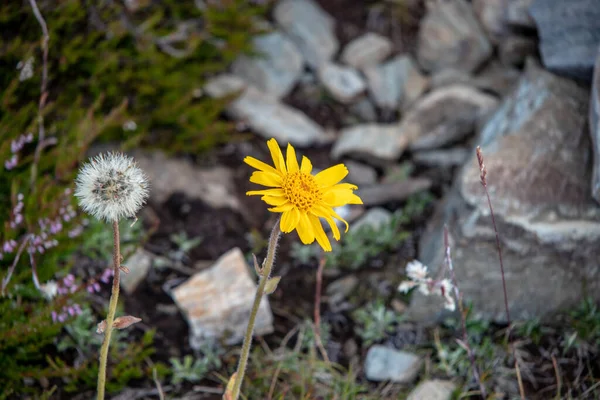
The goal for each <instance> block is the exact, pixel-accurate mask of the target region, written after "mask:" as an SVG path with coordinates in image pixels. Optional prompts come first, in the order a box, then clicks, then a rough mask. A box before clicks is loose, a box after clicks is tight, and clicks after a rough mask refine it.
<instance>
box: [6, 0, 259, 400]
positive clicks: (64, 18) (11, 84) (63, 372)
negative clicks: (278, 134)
mask: <svg viewBox="0 0 600 400" xmlns="http://www.w3.org/2000/svg"><path fill="white" fill-rule="evenodd" d="M127 4H128V5H129V8H127V7H125V5H124V3H122V2H113V1H107V2H101V3H93V4H92V3H90V2H84V1H81V0H66V1H49V2H39V4H38V6H39V8H40V12H41V14H42V15H43V17H44V19H45V22H46V24H47V26H48V31H49V41H48V62H47V70H48V80H47V88H46V92H45V93H44V94H42V93H41V84H42V71H43V65H44V63H43V61H42V59H43V57H42V54H43V52H42V29H41V28H40V24H39V22H38V21H37V20H36V18H35V17H34V14H33V12H32V9H31V8H30V7H29V3H28V2H3V3H2V4H1V5H0V25H1V26H2V27H3V32H4V34H3V37H2V38H1V39H0V57H1V58H2V61H3V62H2V63H0V88H1V91H0V100H1V101H0V219H1V220H2V221H3V224H2V226H1V227H0V246H4V245H5V244H7V245H8V247H11V243H14V246H12V247H13V248H12V249H9V250H10V251H4V252H3V253H2V259H1V260H0V263H1V265H2V279H3V280H6V290H5V291H4V293H3V296H2V297H0V370H1V371H3V373H2V374H0V388H2V389H1V390H0V398H7V397H10V396H11V394H14V393H27V392H30V393H32V394H33V395H37V396H43V395H42V393H43V392H44V390H45V389H44V388H43V387H42V386H41V385H40V382H41V380H43V381H46V382H48V380H50V382H51V385H50V386H49V387H48V386H47V389H46V390H47V392H46V393H49V392H50V391H54V392H56V391H57V390H58V392H61V391H64V390H67V389H69V388H70V389H75V388H77V390H85V389H86V387H93V386H94V385H95V379H96V376H95V374H96V370H95V369H94V368H97V367H96V366H95V363H96V359H97V348H95V347H93V348H92V349H88V350H90V354H88V355H87V360H88V363H89V364H88V363H86V362H80V363H79V366H77V367H75V366H74V364H73V361H74V358H73V357H74V356H73V354H72V353H73V350H72V349H70V350H69V349H68V348H62V349H61V350H63V351H60V350H59V349H57V347H56V345H57V344H58V343H59V339H57V338H58V337H60V335H61V332H63V333H64V332H66V331H65V330H63V328H64V327H65V325H66V326H70V327H71V328H69V329H71V330H73V329H74V328H73V326H76V325H73V324H77V323H80V322H81V321H79V322H77V321H76V320H75V319H74V317H73V316H72V315H70V314H69V313H67V312H66V311H64V310H66V309H67V308H68V307H70V306H72V305H75V304H80V303H81V304H83V303H84V302H85V301H86V300H85V293H86V290H85V289H86V286H85V284H86V282H80V281H79V280H77V282H76V283H74V284H73V285H74V287H75V286H76V289H73V291H72V292H68V293H64V294H58V295H56V294H55V295H52V296H45V295H44V294H43V293H42V292H40V290H38V289H36V288H35V284H34V280H33V279H32V276H37V278H38V280H39V283H41V284H44V283H46V282H48V281H50V280H56V281H57V282H60V280H61V279H63V278H65V277H66V276H67V272H68V271H69V270H70V269H71V268H72V267H73V262H74V258H73V254H74V251H75V250H79V251H80V252H84V253H85V252H104V251H105V250H106V248H105V246H104V245H102V244H98V243H96V241H97V240H100V241H101V238H100V239H99V238H98V236H97V231H96V230H94V229H92V230H91V231H90V232H88V230H87V229H86V225H85V223H84V221H83V220H82V218H81V217H80V216H79V215H78V214H77V213H76V204H75V202H74V200H73V196H72V193H71V190H72V189H71V188H72V182H73V178H74V174H75V172H76V171H77V168H78V166H79V164H80V162H81V161H82V159H83V158H84V157H85V154H86V151H87V150H88V148H89V146H90V145H91V144H92V143H98V142H104V141H115V140H117V141H119V142H121V143H123V144H124V145H123V146H124V147H125V148H126V147H131V146H134V145H136V146H137V145H144V146H157V147H158V146H160V147H161V148H162V149H164V150H166V151H168V152H181V151H186V152H199V151H202V150H206V149H209V148H211V147H212V146H214V145H215V144H217V143H220V142H222V141H224V140H229V139H230V137H231V134H232V133H233V132H234V131H233V129H232V125H231V124H230V123H229V122H227V121H224V120H221V119H219V116H220V114H221V112H222V110H223V107H224V105H225V104H226V102H227V101H228V100H227V99H224V100H219V101H216V100H212V99H209V98H207V97H205V96H203V95H202V90H201V89H202V85H203V82H204V80H205V79H206V78H207V76H209V75H210V74H213V73H216V72H219V71H222V70H224V68H225V67H226V66H227V65H228V64H229V63H230V62H231V61H232V60H233V59H234V58H235V57H236V56H237V55H238V54H240V53H241V52H247V51H250V49H251V45H250V42H251V38H252V36H253V34H254V33H258V32H259V31H258V29H256V28H255V24H254V19H255V17H256V16H259V15H261V14H263V13H264V12H265V9H264V8H263V7H258V6H256V5H253V4H251V3H249V2H246V1H242V0H231V1H226V2H219V4H218V5H213V6H208V7H206V8H204V9H200V8H198V7H197V4H196V2H194V1H191V0H190V1H174V0H168V1H166V2H161V3H160V4H157V3H152V2H148V1H144V0H140V1H137V2H128V3H127ZM41 96H43V98H44V101H43V102H42V103H45V106H44V107H42V110H41V116H43V128H44V131H45V140H44V141H43V142H40V141H39V134H38V132H39V125H38V122H39V118H38V117H39V115H40V113H39V111H40V110H39V108H38V105H39V103H40V97H41ZM20 203H22V205H19V204H20ZM36 238H37V239H36ZM36 240H38V241H39V243H37V242H36V243H35V245H34V242H35V241H36ZM13 241H14V242H13ZM99 247H101V248H99ZM30 250H31V256H30ZM18 254H19V255H20V256H18V257H17V255H18ZM108 256H110V252H108V253H107V254H106V255H104V256H103V257H108ZM16 259H18V260H17V261H15V260H16ZM13 263H14V264H15V265H16V268H15V271H14V273H13V274H12V277H11V278H10V279H8V278H7V275H8V273H7V271H8V270H9V268H10V267H11V266H12V265H13ZM33 267H35V270H36V272H37V273H36V274H33V271H32V268H33ZM63 311H64V314H65V315H64V318H60V320H59V319H57V318H55V317H56V315H59V314H60V313H61V312H63ZM71 311H72V309H69V312H71ZM53 313H54V314H53ZM92 329H93V327H92ZM67 331H68V329H67ZM130 340H133V339H130ZM151 353H152V335H151V334H147V335H145V336H144V337H143V338H141V339H140V340H137V341H133V342H132V343H130V345H129V346H128V348H127V351H124V352H119V353H115V354H114V358H113V360H114V362H113V364H112V368H111V371H112V375H113V376H114V378H113V379H110V382H111V385H113V386H111V387H108V388H107V389H108V390H109V391H110V390H113V391H114V390H118V388H119V387H122V386H123V385H124V384H125V383H126V382H127V381H128V380H130V379H132V378H137V377H140V374H145V373H146V372H147V371H145V369H144V368H142V367H140V365H143V363H142V360H144V359H146V358H147V357H149V355H150V354H151ZM111 357H113V356H111ZM80 361H81V360H80ZM33 371H35V373H34V372H33ZM117 375H118V377H117ZM25 378H32V379H25ZM25 382H27V384H25ZM53 384H58V385H59V386H60V388H59V389H52V385H53ZM65 385H66V386H65ZM70 389H69V390H70ZM46 396H47V394H46Z"/></svg>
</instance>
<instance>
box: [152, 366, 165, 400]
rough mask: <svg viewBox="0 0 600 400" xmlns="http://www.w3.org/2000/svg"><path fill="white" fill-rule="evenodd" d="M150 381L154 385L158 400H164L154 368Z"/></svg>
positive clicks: (163, 393)
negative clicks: (151, 380)
mask: <svg viewBox="0 0 600 400" xmlns="http://www.w3.org/2000/svg"><path fill="white" fill-rule="evenodd" d="M152 379H153V380H154V384H155V385H156V391H157V392H158V398H159V399H160V400H165V392H164V391H163V388H162V385H161V384H160V381H159V380H158V374H157V373H156V368H152Z"/></svg>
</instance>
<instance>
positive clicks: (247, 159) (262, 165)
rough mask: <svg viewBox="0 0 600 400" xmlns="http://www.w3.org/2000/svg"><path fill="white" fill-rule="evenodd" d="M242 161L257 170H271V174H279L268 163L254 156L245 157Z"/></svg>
mask: <svg viewBox="0 0 600 400" xmlns="http://www.w3.org/2000/svg"><path fill="white" fill-rule="evenodd" d="M244 162H245V163H246V164H248V165H249V166H251V167H254V168H256V169H258V170H259V171H264V172H271V173H273V174H278V175H279V172H278V171H277V170H276V169H275V168H273V167H271V166H270V165H269V164H266V163H264V162H262V161H260V160H257V159H256V158H254V157H250V156H248V157H245V158H244Z"/></svg>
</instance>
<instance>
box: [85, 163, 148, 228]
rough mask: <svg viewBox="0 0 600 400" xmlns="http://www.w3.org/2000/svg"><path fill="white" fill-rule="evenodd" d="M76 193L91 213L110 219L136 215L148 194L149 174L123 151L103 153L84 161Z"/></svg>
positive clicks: (99, 217) (116, 219) (111, 220)
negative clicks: (86, 161) (121, 152)
mask: <svg viewBox="0 0 600 400" xmlns="http://www.w3.org/2000/svg"><path fill="white" fill-rule="evenodd" d="M75 184H76V189H75V196H76V197H77V198H78V199H79V205H80V206H81V208H82V209H83V210H84V211H85V212H87V213H88V214H90V215H92V216H94V217H96V218H98V219H100V220H105V221H108V222H113V221H118V220H120V219H121V218H132V217H134V216H135V215H136V213H137V212H138V211H139V209H140V208H141V207H142V205H143V204H144V203H145V202H146V199H147V198H148V178H147V177H146V174H144V172H143V171H142V170H141V169H140V168H139V167H138V166H137V165H136V163H135V161H134V160H133V159H132V158H130V157H127V156H125V155H123V154H120V153H108V154H101V155H99V156H97V157H95V158H93V159H92V160H91V161H90V162H89V163H86V164H84V165H83V167H82V168H81V169H80V171H79V175H78V176H77V179H76V181H75Z"/></svg>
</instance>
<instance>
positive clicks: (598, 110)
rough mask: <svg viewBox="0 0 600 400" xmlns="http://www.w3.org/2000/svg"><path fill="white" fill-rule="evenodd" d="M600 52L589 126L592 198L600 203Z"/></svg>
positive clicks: (593, 86) (597, 60) (599, 53)
mask: <svg viewBox="0 0 600 400" xmlns="http://www.w3.org/2000/svg"><path fill="white" fill-rule="evenodd" d="M599 121H600V51H599V52H598V57H597V59H596V68H595V71H594V79H593V81H592V95H591V100H590V112H589V124H590V134H591V136H592V150H593V154H594V168H593V175H592V196H594V198H595V199H596V201H597V202H599V203H600V124H599Z"/></svg>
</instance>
